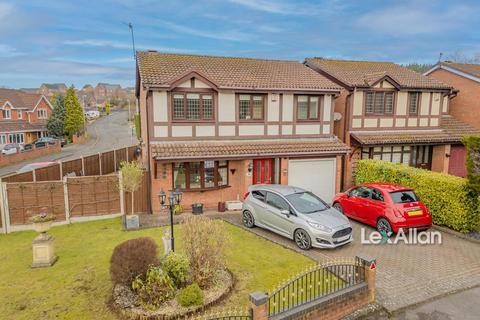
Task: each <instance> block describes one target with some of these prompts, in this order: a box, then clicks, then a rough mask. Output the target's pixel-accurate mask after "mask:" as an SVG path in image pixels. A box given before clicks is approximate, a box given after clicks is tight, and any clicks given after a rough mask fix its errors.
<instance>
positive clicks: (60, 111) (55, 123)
mask: <svg viewBox="0 0 480 320" xmlns="http://www.w3.org/2000/svg"><path fill="white" fill-rule="evenodd" d="M51 101H52V106H53V110H52V115H51V116H50V118H49V119H48V122H47V130H48V134H49V135H51V136H55V137H63V135H64V134H65V99H64V97H63V96H62V95H60V94H56V95H54V96H53V98H52V99H51Z"/></svg>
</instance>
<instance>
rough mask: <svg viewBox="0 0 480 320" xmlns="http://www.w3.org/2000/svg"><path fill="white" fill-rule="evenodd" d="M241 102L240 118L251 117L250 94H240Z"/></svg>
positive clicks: (246, 118)
mask: <svg viewBox="0 0 480 320" xmlns="http://www.w3.org/2000/svg"><path fill="white" fill-rule="evenodd" d="M239 104H240V105H239V109H240V110H239V112H240V119H243V120H248V119H250V95H245V94H243V95H240V101H239Z"/></svg>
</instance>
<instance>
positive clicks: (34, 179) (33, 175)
mask: <svg viewBox="0 0 480 320" xmlns="http://www.w3.org/2000/svg"><path fill="white" fill-rule="evenodd" d="M32 179H33V182H36V181H37V169H33V171H32Z"/></svg>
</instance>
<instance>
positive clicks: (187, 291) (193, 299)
mask: <svg viewBox="0 0 480 320" xmlns="http://www.w3.org/2000/svg"><path fill="white" fill-rule="evenodd" d="M177 301H178V303H180V305H181V306H183V307H191V306H201V305H202V304H203V291H202V289H200V287H199V286H198V284H196V283H192V284H191V285H189V286H187V287H185V288H183V289H182V290H180V292H179V293H178V295H177Z"/></svg>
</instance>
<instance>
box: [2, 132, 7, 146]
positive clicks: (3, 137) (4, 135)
mask: <svg viewBox="0 0 480 320" xmlns="http://www.w3.org/2000/svg"><path fill="white" fill-rule="evenodd" d="M0 144H7V135H6V134H0Z"/></svg>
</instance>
